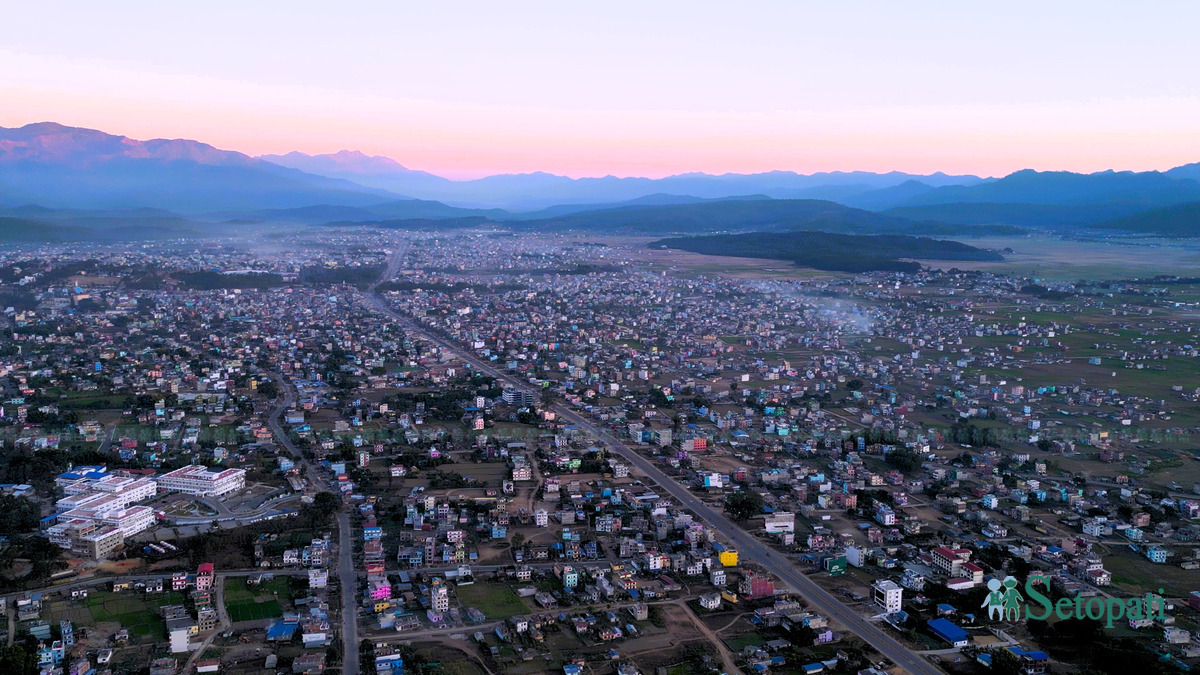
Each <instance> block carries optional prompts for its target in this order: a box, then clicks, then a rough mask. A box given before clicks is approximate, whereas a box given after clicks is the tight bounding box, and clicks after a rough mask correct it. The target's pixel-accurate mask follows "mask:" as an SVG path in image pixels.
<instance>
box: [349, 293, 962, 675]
mask: <svg viewBox="0 0 1200 675" xmlns="http://www.w3.org/2000/svg"><path fill="white" fill-rule="evenodd" d="M367 299H368V300H369V301H370V302H371V304H372V305H373V306H374V307H375V308H376V309H377V310H379V311H380V312H382V313H384V314H387V315H388V316H390V317H392V318H393V319H395V320H396V321H398V322H400V323H401V324H403V325H405V326H407V327H408V328H409V329H410V330H412V331H414V332H416V333H419V334H421V335H422V336H423V337H425V338H426V339H427V340H430V341H432V342H434V343H435V344H437V345H439V346H440V347H442V348H443V349H446V350H448V351H450V352H451V353H454V354H457V355H458V356H459V357H460V358H462V359H463V360H464V361H466V362H468V363H470V364H471V365H472V366H473V367H475V368H476V369H478V370H480V371H482V372H484V373H486V374H488V375H491V376H493V377H495V378H497V379H499V380H503V381H505V382H507V383H509V384H511V385H513V386H514V387H517V388H519V389H522V390H525V391H533V389H532V388H531V387H530V386H529V384H528V383H527V382H522V381H521V380H518V379H517V378H515V377H513V376H511V375H509V374H508V373H505V372H501V371H499V370H497V369H496V368H494V367H493V366H492V365H491V364H490V363H487V362H484V361H483V360H482V359H479V358H477V357H475V355H474V354H471V353H470V352H469V351H467V350H465V349H463V348H462V347H460V346H458V345H455V344H453V343H452V342H451V341H450V340H449V339H447V338H446V337H443V336H441V335H439V334H437V333H435V332H433V331H431V330H430V329H428V328H427V327H425V326H422V325H420V324H418V323H416V322H415V321H412V320H410V319H409V318H408V317H406V316H404V315H402V314H400V313H399V312H397V311H396V310H394V309H392V308H391V307H390V306H388V304H387V303H386V301H384V299H383V298H381V297H380V296H379V295H378V294H376V293H368V295H367ZM536 393H537V392H535V394H536ZM554 411H555V412H557V413H558V414H559V415H560V416H561V417H562V418H564V419H565V420H567V421H569V422H572V423H574V424H577V425H579V426H580V427H581V428H583V429H586V430H588V431H590V432H591V433H592V434H593V435H595V436H596V437H597V438H598V439H600V440H601V441H602V442H603V443H604V444H605V445H606V446H607V447H608V448H609V450H611V451H612V452H613V453H615V454H616V455H618V456H620V457H622V458H624V459H625V461H627V462H629V463H630V464H632V465H633V466H636V467H637V468H638V469H639V470H641V471H642V473H644V474H645V475H646V476H648V477H649V478H650V479H651V480H653V481H655V482H656V483H658V485H659V486H660V487H661V488H662V489H663V490H666V491H667V492H668V493H669V494H670V495H671V496H672V497H674V498H675V499H676V500H678V501H679V502H680V503H681V504H683V505H684V506H686V507H687V508H689V509H691V510H692V511H693V512H694V513H695V514H696V515H697V516H698V517H699V518H701V519H702V520H704V521H705V522H707V523H708V524H709V525H710V526H711V527H712V528H713V529H714V530H716V531H717V532H719V533H720V534H721V535H723V536H724V537H725V539H726V540H727V541H729V542H730V543H731V544H733V545H734V546H736V547H737V549H738V552H739V555H740V556H741V557H742V559H744V560H753V561H754V562H756V563H758V564H760V565H762V566H763V567H764V568H766V569H767V571H769V572H771V573H772V574H774V575H775V576H777V577H779V578H780V579H781V580H782V581H783V582H784V583H786V584H788V585H789V586H791V587H792V588H793V589H795V590H796V591H797V592H799V593H800V595H802V596H803V597H804V598H805V599H806V600H807V601H808V602H809V604H811V605H812V606H813V607H814V608H815V609H817V610H818V611H820V612H823V613H825V614H826V615H828V616H830V617H831V618H833V619H835V620H836V621H838V622H840V623H841V624H842V625H844V626H846V627H847V628H848V629H850V630H851V631H852V632H853V633H855V634H856V635H858V636H859V637H861V638H862V639H864V640H866V641H867V643H869V644H870V645H871V646H872V647H874V648H875V649H877V650H878V651H879V652H880V653H881V654H883V655H884V656H885V657H887V658H889V659H891V660H892V662H893V663H895V664H896V665H898V666H900V667H902V668H904V669H905V670H907V671H908V672H909V673H912V674H913V675H938V674H940V673H941V672H942V671H941V670H940V669H939V668H938V667H937V666H935V665H933V664H932V663H930V662H929V661H926V660H925V659H923V658H921V657H920V656H918V655H917V654H916V653H914V652H912V651H910V650H909V649H908V648H907V647H905V646H904V645H902V644H900V643H899V642H898V641H897V640H896V639H894V638H893V637H891V636H890V635H888V634H886V633H884V632H883V631H882V630H880V629H879V628H878V627H876V626H875V625H874V624H872V623H870V622H868V621H867V620H866V619H864V618H863V617H861V616H859V615H858V613H857V612H855V611H854V610H852V609H850V608H849V607H847V606H845V605H843V604H842V603H841V601H839V600H838V599H837V598H835V597H834V596H833V595H831V594H830V593H829V592H828V591H826V590H825V589H823V588H821V587H820V586H818V585H817V584H816V582H814V581H813V580H812V579H809V578H808V577H807V576H805V575H804V574H803V573H801V572H800V571H799V570H798V569H796V568H795V567H794V566H793V565H792V564H791V563H790V562H789V561H788V559H787V557H786V556H784V555H783V554H781V553H778V552H777V551H775V550H774V549H772V548H771V547H769V546H767V545H766V544H764V543H763V542H761V541H759V540H758V539H756V538H755V537H754V536H752V535H750V534H749V533H748V532H746V531H745V530H743V529H742V528H740V527H738V526H737V525H735V524H734V523H733V522H732V521H730V520H729V519H728V518H726V517H725V514H724V513H722V512H720V511H718V510H716V509H714V508H712V507H711V506H708V505H707V504H705V503H704V502H702V501H700V500H699V499H698V498H696V496H695V495H693V494H692V493H691V492H690V491H689V490H688V489H687V488H685V487H684V486H683V485H681V484H679V483H678V482H676V481H675V479H673V478H671V477H670V476H668V475H666V474H665V473H663V472H662V471H660V470H659V469H658V467H656V466H655V465H654V464H653V463H651V462H650V461H649V460H648V459H646V458H645V457H643V456H642V455H640V454H638V453H637V452H636V451H634V450H633V449H632V448H630V447H629V446H627V445H625V444H624V443H623V442H621V441H619V440H617V439H616V438H614V437H613V436H612V434H610V433H608V432H607V431H605V430H604V429H602V428H600V427H599V426H597V425H596V424H595V423H593V422H592V421H591V420H589V419H587V418H585V417H583V416H582V415H580V414H579V413H577V412H575V411H574V410H571V409H569V408H566V407H565V406H562V405H558V406H554Z"/></svg>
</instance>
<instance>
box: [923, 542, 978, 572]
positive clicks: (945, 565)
mask: <svg viewBox="0 0 1200 675" xmlns="http://www.w3.org/2000/svg"><path fill="white" fill-rule="evenodd" d="M930 560H931V562H932V563H933V566H934V567H936V568H937V569H939V570H941V571H942V573H944V574H946V575H949V576H952V577H960V576H962V575H963V574H962V572H963V570H962V566H963V563H966V562H969V561H970V560H971V551H970V549H965V548H946V547H945V546H941V547H938V548H935V549H933V551H932V552H931V553H930Z"/></svg>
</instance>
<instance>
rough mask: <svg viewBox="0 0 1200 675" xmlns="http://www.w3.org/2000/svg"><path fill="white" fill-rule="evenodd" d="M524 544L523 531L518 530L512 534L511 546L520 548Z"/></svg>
mask: <svg viewBox="0 0 1200 675" xmlns="http://www.w3.org/2000/svg"><path fill="white" fill-rule="evenodd" d="M524 544H525V534H524V533H523V532H518V533H516V534H514V535H513V536H512V545H513V548H520V547H521V546H523V545H524Z"/></svg>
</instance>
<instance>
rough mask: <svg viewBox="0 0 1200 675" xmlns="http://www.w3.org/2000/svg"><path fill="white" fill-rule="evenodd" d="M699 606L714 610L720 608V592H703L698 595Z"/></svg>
mask: <svg viewBox="0 0 1200 675" xmlns="http://www.w3.org/2000/svg"><path fill="white" fill-rule="evenodd" d="M700 606H701V607H703V608H704V609H708V610H715V609H721V594H720V593H704V594H701V596H700Z"/></svg>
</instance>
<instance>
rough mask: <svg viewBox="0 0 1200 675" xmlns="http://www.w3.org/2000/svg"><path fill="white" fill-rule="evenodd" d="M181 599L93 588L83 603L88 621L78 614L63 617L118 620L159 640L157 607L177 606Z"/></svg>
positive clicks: (163, 626) (136, 632)
mask: <svg viewBox="0 0 1200 675" xmlns="http://www.w3.org/2000/svg"><path fill="white" fill-rule="evenodd" d="M183 602H184V597H183V594H182V593H156V594H154V595H145V594H143V593H136V592H132V591H126V592H122V593H112V592H110V591H92V592H91V594H90V595H89V596H88V598H87V599H86V600H85V601H84V602H83V607H85V608H86V612H87V614H88V618H89V619H90V621H86V620H85V621H80V620H79V617H63V618H72V619H73V620H76V621H77V623H78V624H82V625H95V624H98V623H106V622H115V623H120V624H121V627H122V628H127V629H128V630H129V633H130V634H131V635H134V636H145V637H150V638H153V639H161V638H162V637H163V636H164V635H165V634H166V632H165V631H166V624H164V623H163V620H162V618H161V617H160V616H159V613H158V608H159V607H162V606H163V605H179V604H183ZM77 611H78V610H76V613H77Z"/></svg>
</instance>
